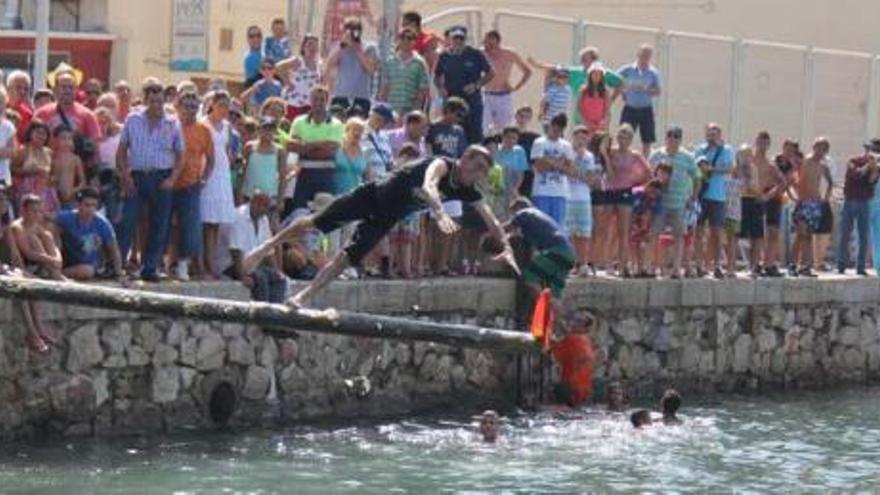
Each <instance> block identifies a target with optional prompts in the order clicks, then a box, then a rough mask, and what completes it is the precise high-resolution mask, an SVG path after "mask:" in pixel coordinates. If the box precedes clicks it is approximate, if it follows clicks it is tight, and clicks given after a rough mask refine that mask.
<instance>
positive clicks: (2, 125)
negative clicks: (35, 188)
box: [0, 119, 15, 186]
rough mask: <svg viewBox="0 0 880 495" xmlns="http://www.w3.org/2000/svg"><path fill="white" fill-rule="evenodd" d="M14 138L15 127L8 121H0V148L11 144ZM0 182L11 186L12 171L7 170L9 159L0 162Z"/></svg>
mask: <svg viewBox="0 0 880 495" xmlns="http://www.w3.org/2000/svg"><path fill="white" fill-rule="evenodd" d="M14 137H15V126H14V125H12V122H10V121H9V119H3V120H0V148H5V147H6V146H8V145H10V144H13V143H12V142H10V141H11V140H13V138H14ZM0 180H2V181H4V182H5V183H6V185H7V186H11V185H12V171H11V170H10V169H9V158H3V159H2V160H0Z"/></svg>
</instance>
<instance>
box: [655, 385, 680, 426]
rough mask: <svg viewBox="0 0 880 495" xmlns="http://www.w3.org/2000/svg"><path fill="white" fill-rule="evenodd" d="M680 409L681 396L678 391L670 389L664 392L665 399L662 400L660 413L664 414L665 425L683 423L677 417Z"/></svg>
mask: <svg viewBox="0 0 880 495" xmlns="http://www.w3.org/2000/svg"><path fill="white" fill-rule="evenodd" d="M680 407H681V395H680V394H679V393H678V391H676V390H675V389H671V388H670V389H668V390H667V391H666V392H664V393H663V398H662V399H660V411H661V412H663V423H664V424H667V425H668V424H678V423H681V420H680V419H678V416H676V413H677V412H678V409H679V408H680Z"/></svg>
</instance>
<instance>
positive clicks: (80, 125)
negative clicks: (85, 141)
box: [34, 103, 101, 142]
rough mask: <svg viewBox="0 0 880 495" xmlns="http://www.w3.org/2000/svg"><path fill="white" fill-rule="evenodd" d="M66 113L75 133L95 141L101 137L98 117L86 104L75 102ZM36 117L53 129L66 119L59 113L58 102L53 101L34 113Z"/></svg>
mask: <svg viewBox="0 0 880 495" xmlns="http://www.w3.org/2000/svg"><path fill="white" fill-rule="evenodd" d="M64 114H65V115H66V116H67V120H68V122H70V125H71V126H72V127H73V131H74V132H75V133H77V134H80V135H82V136H85V137H87V138H89V139H91V140H92V141H94V142H97V141H98V139H100V138H101V128H100V127H99V126H98V119H97V118H95V113H94V112H92V111H91V110H89V109H88V108H86V107H85V106H83V105H81V104H79V103H74V104H73V107H72V108H71V109H69V110H65V111H64ZM34 118H37V119H40V120H42V121H43V122H45V123H46V124H47V125H48V126H49V128H50V129H53V130H54V129H55V128H56V127H58V126H59V125H61V124H63V123H64V120H63V119H62V118H61V115H60V114H59V113H58V104H57V103H51V104H49V105H46V106H44V107H42V108H40V109H39V110H37V111H36V113H35V114H34Z"/></svg>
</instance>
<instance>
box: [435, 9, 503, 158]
mask: <svg viewBox="0 0 880 495" xmlns="http://www.w3.org/2000/svg"><path fill="white" fill-rule="evenodd" d="M447 35H448V37H449V40H450V42H449V48H447V49H446V50H444V51H443V53H441V54H440V58H439V59H438V60H437V67H436V68H435V69H434V83H435V84H436V85H437V88H438V89H439V90H440V94H441V95H443V99H444V100H445V99H447V98H449V97H450V96H458V97H459V98H462V99H463V100H464V101H466V102H467V104H468V107H470V111H469V112H468V116H467V119H465V121H464V123H463V125H464V131H465V134H467V138H468V143H469V144H479V143H482V142H483V94H482V92H481V88H482V87H483V86H484V85H485V84H486V83H488V82H489V81H491V80H492V78H493V77H494V76H495V72H494V71H493V70H492V65H491V64H490V63H489V59H487V58H486V55H485V54H484V53H483V52H482V51H480V50H478V49H476V48H474V47H472V46H469V45H468V44H467V42H466V41H465V40H466V38H467V28H465V27H464V26H453V27H451V28H449V30H448V31H447Z"/></svg>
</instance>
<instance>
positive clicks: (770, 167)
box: [752, 131, 788, 277]
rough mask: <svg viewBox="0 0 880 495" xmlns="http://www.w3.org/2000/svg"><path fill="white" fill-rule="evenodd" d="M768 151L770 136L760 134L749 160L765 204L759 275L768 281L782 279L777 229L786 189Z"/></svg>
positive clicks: (786, 186) (782, 178)
mask: <svg viewBox="0 0 880 495" xmlns="http://www.w3.org/2000/svg"><path fill="white" fill-rule="evenodd" d="M769 150H770V134H769V133H768V132H767V131H761V132H759V133H758V136H757V137H756V138H755V152H754V155H753V157H752V159H753V161H754V165H755V168H756V169H757V171H758V183H759V187H760V189H761V199H762V200H763V203H764V217H765V219H766V230H765V237H764V239H763V241H765V242H764V245H763V246H762V248H763V250H764V267H763V268H764V269H763V270H762V273H763V274H764V275H765V276H767V277H781V276H782V272H781V271H780V270H779V243H780V236H779V226H780V224H781V222H782V195H783V194H785V190H786V189H787V188H788V184H787V183H786V180H785V176H784V175H782V172H780V171H779V169H778V168H777V167H776V166H775V164H773V163H770V158H768V156H767V153H768V151H769Z"/></svg>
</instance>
